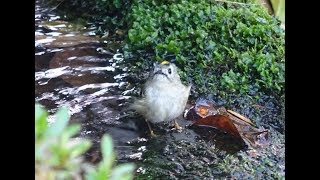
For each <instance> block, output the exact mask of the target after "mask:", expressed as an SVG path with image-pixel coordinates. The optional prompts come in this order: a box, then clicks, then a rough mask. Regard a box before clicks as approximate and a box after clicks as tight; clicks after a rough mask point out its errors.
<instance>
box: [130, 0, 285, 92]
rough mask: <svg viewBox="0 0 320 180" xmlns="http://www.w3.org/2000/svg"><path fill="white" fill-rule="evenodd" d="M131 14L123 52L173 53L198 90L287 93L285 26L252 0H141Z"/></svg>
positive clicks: (158, 55)
mask: <svg viewBox="0 0 320 180" xmlns="http://www.w3.org/2000/svg"><path fill="white" fill-rule="evenodd" d="M239 2H246V3H248V1H239ZM129 20H130V23H129V24H131V28H130V29H129V31H128V38H127V46H126V48H125V51H126V53H125V54H130V53H132V52H133V54H137V52H141V51H142V52H148V53H151V55H153V56H154V60H152V61H156V60H162V59H168V58H169V59H170V57H174V60H173V61H174V62H175V63H176V64H177V65H178V67H180V69H181V70H182V71H181V72H180V75H181V77H182V79H183V80H187V79H188V80H189V81H192V83H193V84H194V85H195V86H196V91H197V92H198V93H200V94H209V93H211V94H216V92H218V91H223V92H227V93H228V92H235V93H241V94H243V93H248V92H249V91H250V90H252V89H257V90H258V91H265V92H276V94H282V93H283V87H284V31H283V30H282V29H281V28H280V27H279V24H280V21H278V20H277V19H275V18H274V17H272V16H270V15H269V14H268V12H267V11H266V9H264V8H263V7H261V6H260V5H258V4H254V3H253V2H252V1H250V4H247V5H246V4H235V3H224V2H216V1H199V0H193V1H185V0H177V1H154V0H146V1H139V0H138V1H135V3H134V4H133V6H132V11H131V14H130V15H129ZM143 63H148V64H150V62H143Z"/></svg>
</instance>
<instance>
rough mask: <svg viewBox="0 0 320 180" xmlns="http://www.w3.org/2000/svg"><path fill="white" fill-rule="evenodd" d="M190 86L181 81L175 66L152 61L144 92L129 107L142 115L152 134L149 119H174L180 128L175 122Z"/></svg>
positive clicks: (185, 101) (159, 120) (160, 120)
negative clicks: (152, 64)
mask: <svg viewBox="0 0 320 180" xmlns="http://www.w3.org/2000/svg"><path fill="white" fill-rule="evenodd" d="M190 88H191V86H190V85H189V86H185V85H183V84H182V83H181V80H180V76H179V74H178V72H177V67H176V66H175V65H174V64H173V63H170V62H168V61H163V62H162V63H160V64H159V63H154V69H153V71H152V72H151V73H150V76H149V78H148V80H147V82H146V83H145V87H144V94H143V97H142V98H141V99H137V100H135V101H134V103H133V104H132V105H131V108H132V109H134V110H136V111H137V112H138V113H139V114H141V115H143V116H144V118H145V120H146V122H147V124H148V127H149V130H150V134H151V135H152V136H156V135H155V134H154V132H153V131H152V129H151V127H150V124H149V121H150V122H152V123H159V122H164V121H174V127H175V128H176V129H182V128H181V127H180V126H179V124H178V123H177V122H176V118H177V117H178V116H180V115H181V114H182V113H183V111H184V109H185V106H186V103H187V100H188V97H189V94H190Z"/></svg>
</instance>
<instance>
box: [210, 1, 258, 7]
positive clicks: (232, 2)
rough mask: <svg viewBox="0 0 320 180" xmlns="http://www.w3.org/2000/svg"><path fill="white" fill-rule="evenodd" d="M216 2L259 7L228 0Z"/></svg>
mask: <svg viewBox="0 0 320 180" xmlns="http://www.w3.org/2000/svg"><path fill="white" fill-rule="evenodd" d="M215 1H217V2H224V3H231V4H239V5H255V6H257V5H258V4H247V3H240V2H234V1H226V0H215Z"/></svg>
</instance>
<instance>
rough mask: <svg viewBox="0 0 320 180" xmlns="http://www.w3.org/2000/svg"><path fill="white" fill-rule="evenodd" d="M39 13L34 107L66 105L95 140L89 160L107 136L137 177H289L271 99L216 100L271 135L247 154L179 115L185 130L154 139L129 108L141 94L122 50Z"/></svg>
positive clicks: (161, 129)
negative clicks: (255, 103)
mask: <svg viewBox="0 0 320 180" xmlns="http://www.w3.org/2000/svg"><path fill="white" fill-rule="evenodd" d="M35 11H36V13H35V23H36V24H35V102H39V103H40V104H42V105H44V106H45V107H46V108H47V109H48V110H49V112H50V114H53V113H54V112H55V111H56V110H57V108H58V107H60V106H67V107H69V110H70V114H71V122H72V123H80V124H81V125H82V130H81V133H80V134H79V136H80V137H85V138H89V139H90V140H91V141H92V142H93V147H92V148H91V149H90V150H89V152H88V153H87V154H86V160H87V161H90V162H92V163H96V162H98V161H99V160H100V158H101V156H100V147H99V143H100V138H101V137H102V136H103V134H105V133H107V134H110V135H111V136H112V138H113V140H114V144H115V150H116V152H117V160H118V162H119V163H122V162H134V163H135V164H136V165H137V167H138V168H137V174H136V179H153V178H160V179H185V178H186V179H213V178H227V179H228V178H232V177H236V178H241V179H242V178H250V179H252V178H264V179H273V178H279V177H280V178H283V177H284V169H285V168H284V126H283V125H284V119H283V118H284V116H283V114H281V113H283V110H282V111H281V109H280V108H281V107H280V105H277V102H275V101H274V99H272V98H270V97H266V98H265V99H262V100H261V102H260V106H253V104H252V102H250V101H248V100H247V99H236V100H233V101H224V100H216V101H222V104H225V105H227V106H229V107H232V108H233V109H234V110H236V111H237V112H239V113H241V114H243V115H245V116H247V117H249V118H250V119H252V120H254V121H255V122H256V123H257V125H258V126H264V127H265V128H266V129H269V130H270V145H269V146H268V148H265V149H262V150H254V151H251V150H248V149H247V148H246V146H244V144H242V143H239V142H237V141H235V140H234V139H233V138H232V137H231V136H229V135H228V134H225V133H223V132H220V131H219V130H216V129H212V128H208V127H198V128H194V127H190V126H189V125H190V124H191V122H190V121H186V120H184V119H183V118H182V117H181V118H180V119H179V121H178V122H179V124H180V125H181V126H183V127H184V130H183V131H182V132H177V131H175V130H171V124H159V125H154V126H153V128H154V130H155V132H156V134H158V135H160V136H159V137H157V138H151V137H150V136H149V134H148V127H147V124H146V123H145V121H144V119H143V118H142V117H140V116H138V115H136V114H134V113H132V112H130V111H128V110H127V109H126V107H127V105H128V103H130V102H131V101H132V95H137V91H136V86H135V84H132V83H129V82H128V81H127V79H128V73H127V71H128V68H130V62H126V60H125V59H123V55H122V54H121V48H117V47H121V46H120V45H117V44H116V43H115V42H113V41H111V40H110V41H108V40H101V39H99V38H98V36H96V35H95V30H96V27H95V26H94V25H93V24H90V23H87V24H85V25H78V24H73V23H70V22H67V21H64V20H63V19H64V18H63V17H60V16H58V15H57V14H56V13H55V12H54V10H52V9H48V8H42V7H40V6H39V4H37V5H36V7H35ZM123 64H127V67H125V66H123ZM253 153H255V154H253Z"/></svg>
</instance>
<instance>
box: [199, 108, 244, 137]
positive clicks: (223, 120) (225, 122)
mask: <svg viewBox="0 0 320 180" xmlns="http://www.w3.org/2000/svg"><path fill="white" fill-rule="evenodd" d="M193 125H197V126H211V127H215V128H217V129H219V130H222V131H225V132H227V133H229V134H231V135H233V136H234V137H235V138H239V139H242V137H241V135H240V134H239V132H238V130H237V128H236V126H235V125H234V124H233V123H232V122H231V121H230V118H229V117H227V116H224V115H219V114H218V115H212V116H207V117H205V118H202V119H199V120H197V121H196V122H194V123H193Z"/></svg>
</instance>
